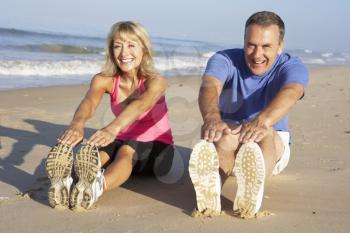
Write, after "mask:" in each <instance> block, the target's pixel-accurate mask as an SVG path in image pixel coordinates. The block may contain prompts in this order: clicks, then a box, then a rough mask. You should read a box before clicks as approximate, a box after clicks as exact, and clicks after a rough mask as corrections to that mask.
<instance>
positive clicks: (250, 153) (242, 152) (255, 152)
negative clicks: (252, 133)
mask: <svg viewBox="0 0 350 233" xmlns="http://www.w3.org/2000/svg"><path fill="white" fill-rule="evenodd" d="M233 170H234V173H235V175H236V177H237V185H238V187H237V193H236V197H235V201H234V206H233V207H234V208H233V210H234V212H235V213H236V214H238V215H239V216H240V217H242V218H252V217H254V216H255V214H256V213H257V212H258V211H259V209H260V207H261V202H262V198H263V193H264V183H265V161H264V157H263V153H262V151H261V149H260V147H259V145H258V144H256V143H254V142H249V143H245V144H243V145H242V146H241V148H240V149H239V151H238V153H237V156H236V161H235V167H234V169H233Z"/></svg>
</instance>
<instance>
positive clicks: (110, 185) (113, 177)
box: [101, 145, 137, 191]
mask: <svg viewBox="0 0 350 233" xmlns="http://www.w3.org/2000/svg"><path fill="white" fill-rule="evenodd" d="M103 154H106V153H105V152H101V163H102V164H103V162H104V163H106V162H108V160H106V159H103V158H104V157H105V156H104V155H103ZM106 156H108V155H107V154H106ZM102 160H104V161H102ZM136 161H137V154H136V151H135V150H134V149H133V148H132V147H130V146H129V145H123V146H121V147H120V149H119V150H118V151H117V154H116V156H115V159H114V160H113V162H111V163H110V164H109V165H108V166H107V167H106V169H105V172H104V178H105V187H104V191H108V190H111V189H114V188H116V187H119V186H120V185H122V184H123V183H124V182H125V181H127V180H128V179H129V177H130V175H131V172H132V168H133V166H134V165H135V163H136Z"/></svg>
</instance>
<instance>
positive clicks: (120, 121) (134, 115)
mask: <svg viewBox="0 0 350 233" xmlns="http://www.w3.org/2000/svg"><path fill="white" fill-rule="evenodd" d="M165 89H166V80H165V78H163V77H160V76H159V77H154V78H150V79H148V80H146V81H145V92H144V93H143V94H142V95H140V96H139V97H137V98H135V99H133V100H131V102H130V103H129V104H128V105H127V106H126V107H125V109H124V110H123V112H121V113H120V115H119V116H118V117H117V118H116V119H114V120H113V121H112V122H111V123H110V124H108V125H107V126H106V127H104V128H103V129H101V130H98V131H97V132H96V133H95V134H94V135H92V137H91V138H90V139H89V141H88V143H90V144H93V145H102V146H106V145H108V144H110V143H111V142H113V141H114V139H115V138H116V136H117V135H118V134H119V132H120V131H122V130H123V129H124V128H126V127H128V126H129V125H131V124H132V123H133V122H134V121H135V120H137V119H138V118H139V117H140V116H141V115H142V114H143V113H144V112H146V111H148V110H149V109H151V108H152V107H153V106H154V105H155V104H156V103H157V101H158V100H159V99H160V98H161V97H162V96H163V95H164V93H165Z"/></svg>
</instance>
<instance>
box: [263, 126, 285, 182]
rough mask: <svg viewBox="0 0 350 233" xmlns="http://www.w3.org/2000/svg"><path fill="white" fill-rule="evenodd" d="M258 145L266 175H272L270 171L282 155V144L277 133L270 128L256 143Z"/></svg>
mask: <svg viewBox="0 0 350 233" xmlns="http://www.w3.org/2000/svg"><path fill="white" fill-rule="evenodd" d="M258 145H259V146H260V148H261V150H262V152H263V156H264V161H265V173H266V177H267V178H268V177H270V176H271V175H272V171H273V169H274V167H275V165H276V163H277V161H278V160H280V158H281V157H282V154H283V151H284V145H283V142H282V139H281V137H280V136H279V135H278V133H277V132H276V131H275V130H274V129H271V130H270V132H269V133H268V134H267V135H266V136H265V137H264V138H263V139H262V140H261V141H260V142H259V143H258Z"/></svg>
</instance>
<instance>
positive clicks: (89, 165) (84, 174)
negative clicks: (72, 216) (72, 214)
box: [70, 144, 100, 211]
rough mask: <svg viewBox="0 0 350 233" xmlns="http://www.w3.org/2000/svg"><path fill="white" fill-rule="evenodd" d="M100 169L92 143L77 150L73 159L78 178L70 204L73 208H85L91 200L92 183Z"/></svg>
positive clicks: (95, 149) (96, 151)
mask: <svg viewBox="0 0 350 233" xmlns="http://www.w3.org/2000/svg"><path fill="white" fill-rule="evenodd" d="M99 169H100V158H99V153H98V149H97V148H96V147H95V146H92V145H89V144H87V145H85V146H82V147H81V148H80V150H79V151H78V152H77V154H76V157H75V160H74V171H75V173H76V175H77V177H78V178H79V180H78V183H77V184H76V185H75V186H74V187H73V189H72V192H71V196H70V204H71V207H72V209H73V210H77V211H82V210H87V209H88V208H90V206H91V204H92V203H91V202H92V189H91V186H92V183H93V182H94V180H95V179H96V176H97V172H98V170H99Z"/></svg>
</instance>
